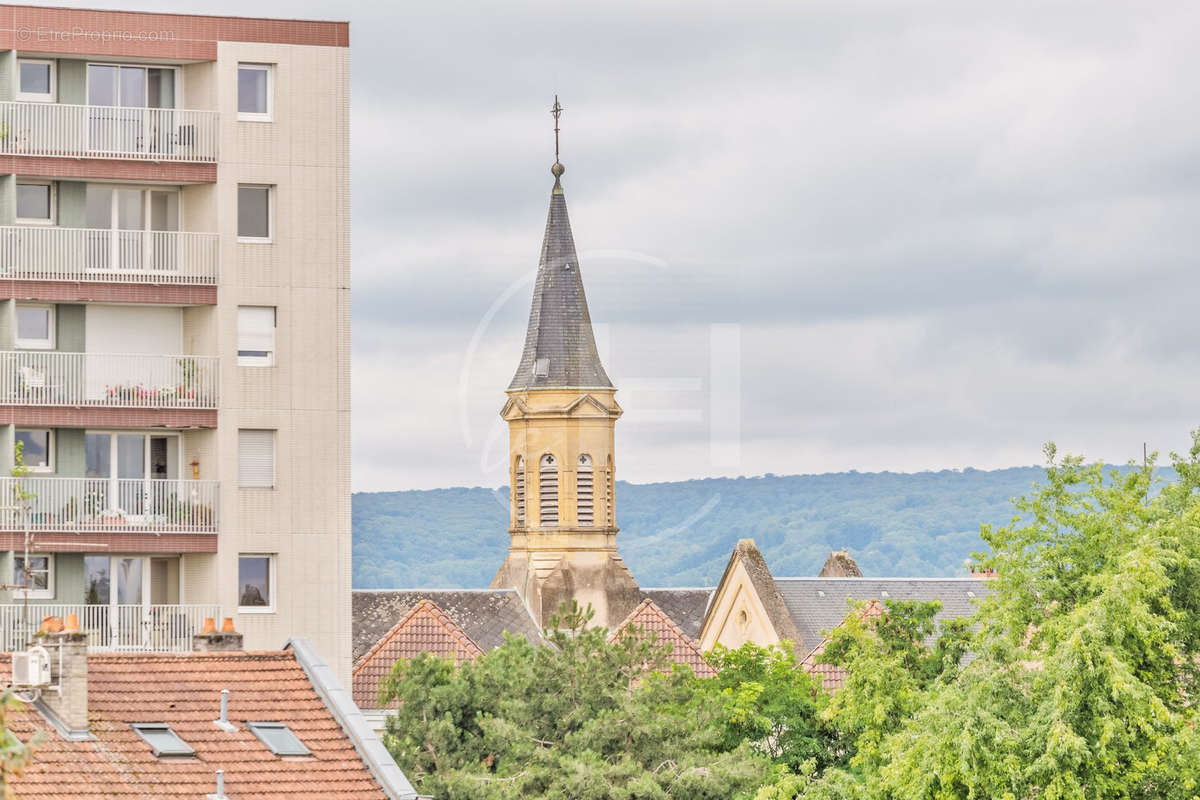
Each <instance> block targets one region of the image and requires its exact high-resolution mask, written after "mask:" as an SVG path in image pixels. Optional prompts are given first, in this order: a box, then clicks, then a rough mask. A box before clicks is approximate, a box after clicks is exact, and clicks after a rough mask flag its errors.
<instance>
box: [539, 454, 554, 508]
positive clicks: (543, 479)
mask: <svg viewBox="0 0 1200 800" xmlns="http://www.w3.org/2000/svg"><path fill="white" fill-rule="evenodd" d="M538 497H539V499H540V501H541V502H540V507H541V518H540V521H541V524H542V525H557V524H558V459H556V458H555V457H554V456H552V455H550V454H549V453H547V454H546V455H544V456H542V463H541V469H540V470H539V472H538Z"/></svg>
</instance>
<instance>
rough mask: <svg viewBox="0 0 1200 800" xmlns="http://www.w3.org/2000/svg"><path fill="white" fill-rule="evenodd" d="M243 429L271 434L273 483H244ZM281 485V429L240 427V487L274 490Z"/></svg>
mask: <svg viewBox="0 0 1200 800" xmlns="http://www.w3.org/2000/svg"><path fill="white" fill-rule="evenodd" d="M242 431H260V432H261V431H266V432H268V433H270V434H271V485H270V486H262V485H246V484H244V483H242ZM278 486H279V431H278V430H277V429H275V428H238V488H239V489H265V490H268V491H270V490H273V489H275V488H277V487H278Z"/></svg>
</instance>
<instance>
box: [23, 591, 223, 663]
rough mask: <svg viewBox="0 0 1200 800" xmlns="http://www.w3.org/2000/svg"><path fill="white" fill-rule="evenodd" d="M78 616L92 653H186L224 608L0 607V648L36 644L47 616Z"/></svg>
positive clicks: (38, 604)
mask: <svg viewBox="0 0 1200 800" xmlns="http://www.w3.org/2000/svg"><path fill="white" fill-rule="evenodd" d="M68 614H77V615H78V617H79V629H80V630H81V631H84V632H85V633H87V634H88V647H89V648H91V649H94V650H113V651H141V652H158V653H186V652H188V651H190V650H191V649H192V636H193V635H195V634H197V633H199V632H200V630H201V628H202V627H203V626H204V619H205V618H206V617H212V618H213V619H219V618H220V616H221V607H220V606H219V605H215V604H207V605H200V604H192V605H179V604H171V605H140V604H139V605H115V604H114V605H94V604H93V605H89V604H82V603H77V604H73V603H45V602H40V601H36V600H30V601H29V603H28V605H26V604H25V603H5V604H0V637H2V639H0V647H2V648H3V649H4V650H5V651H13V650H21V649H23V648H24V647H25V645H26V644H28V643H29V642H31V641H33V636H34V634H36V633H37V631H38V628H39V627H40V626H41V623H42V620H43V619H45V618H46V617H61V618H63V619H66V617H67V615H68Z"/></svg>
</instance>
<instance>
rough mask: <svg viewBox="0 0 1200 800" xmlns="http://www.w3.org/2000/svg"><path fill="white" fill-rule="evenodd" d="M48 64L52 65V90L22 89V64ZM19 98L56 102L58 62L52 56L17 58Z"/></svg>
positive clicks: (38, 101)
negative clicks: (44, 91)
mask: <svg viewBox="0 0 1200 800" xmlns="http://www.w3.org/2000/svg"><path fill="white" fill-rule="evenodd" d="M22 64H46V65H48V66H49V67H50V91H49V92H48V93H46V94H42V93H40V92H22V91H21V65H22ZM16 78H17V99H18V100H25V101H28V102H32V103H54V102H57V100H58V64H57V63H56V62H55V61H54V59H52V58H18V59H17V75H16Z"/></svg>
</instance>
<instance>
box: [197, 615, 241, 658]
mask: <svg viewBox="0 0 1200 800" xmlns="http://www.w3.org/2000/svg"><path fill="white" fill-rule="evenodd" d="M241 649H242V635H241V634H240V633H238V632H237V631H235V630H234V629H233V617H226V618H225V622H224V624H223V625H222V626H221V630H219V631H218V630H217V626H216V625H215V624H214V623H213V618H212V617H208V618H206V619H205V620H204V629H203V630H201V631H200V632H199V633H197V634H195V635H194V636H192V650H193V651H194V652H197V653H220V652H229V651H231V650H241Z"/></svg>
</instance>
